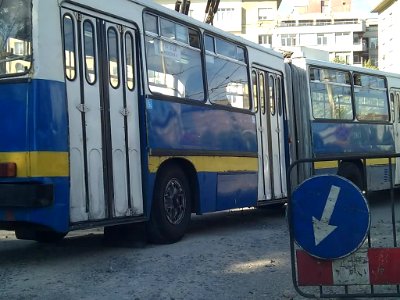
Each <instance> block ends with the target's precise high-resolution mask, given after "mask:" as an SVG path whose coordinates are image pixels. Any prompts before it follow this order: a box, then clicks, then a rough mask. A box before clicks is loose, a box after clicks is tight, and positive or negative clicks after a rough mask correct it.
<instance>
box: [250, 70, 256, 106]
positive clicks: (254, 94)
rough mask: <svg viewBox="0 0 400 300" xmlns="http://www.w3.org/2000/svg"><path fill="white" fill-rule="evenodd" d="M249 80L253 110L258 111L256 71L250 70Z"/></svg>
mask: <svg viewBox="0 0 400 300" xmlns="http://www.w3.org/2000/svg"><path fill="white" fill-rule="evenodd" d="M251 81H252V84H253V107H254V112H257V111H258V89H257V73H256V71H252V72H251Z"/></svg>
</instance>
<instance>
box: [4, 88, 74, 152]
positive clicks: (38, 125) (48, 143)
mask: <svg viewBox="0 0 400 300" xmlns="http://www.w3.org/2000/svg"><path fill="white" fill-rule="evenodd" d="M0 103H1V109H0V151H1V152H11V151H13V152H15V151H67V150H68V127H67V126H68V121H67V120H68V116H67V104H66V92H65V83H62V82H56V81H49V80H32V81H31V82H25V83H22V82H20V83H3V84H1V85H0Z"/></svg>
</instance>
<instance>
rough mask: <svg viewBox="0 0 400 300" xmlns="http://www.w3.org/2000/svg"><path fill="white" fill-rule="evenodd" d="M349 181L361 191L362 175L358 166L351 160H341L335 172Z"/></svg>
mask: <svg viewBox="0 0 400 300" xmlns="http://www.w3.org/2000/svg"><path fill="white" fill-rule="evenodd" d="M337 174H338V175H339V176H342V177H344V178H346V179H348V180H350V181H351V182H353V183H354V184H355V185H356V186H357V187H358V188H359V189H360V190H361V191H363V190H364V189H363V185H364V183H363V182H364V177H363V173H362V172H361V169H360V168H359V166H357V165H356V164H354V163H351V162H342V163H341V164H340V166H339V170H338V173H337Z"/></svg>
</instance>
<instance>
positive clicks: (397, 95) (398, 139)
mask: <svg viewBox="0 0 400 300" xmlns="http://www.w3.org/2000/svg"><path fill="white" fill-rule="evenodd" d="M390 102H391V105H393V109H394V116H393V126H394V128H393V129H394V142H395V150H396V153H400V89H391V90H390ZM395 184H400V158H397V159H396V173H395Z"/></svg>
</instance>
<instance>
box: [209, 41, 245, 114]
mask: <svg viewBox="0 0 400 300" xmlns="http://www.w3.org/2000/svg"><path fill="white" fill-rule="evenodd" d="M205 47H206V50H207V51H206V72H207V84H208V90H209V97H210V101H211V102H212V103H215V104H218V105H226V106H232V107H236V108H241V109H247V110H248V109H250V97H249V88H250V85H249V78H248V73H247V64H246V63H245V62H243V61H242V59H243V58H244V57H243V56H244V51H245V49H244V48H242V47H240V46H238V45H236V44H234V43H231V42H228V41H225V40H222V39H221V38H217V37H211V36H208V35H206V37H205Z"/></svg>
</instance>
